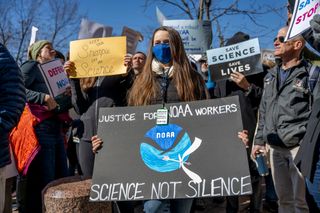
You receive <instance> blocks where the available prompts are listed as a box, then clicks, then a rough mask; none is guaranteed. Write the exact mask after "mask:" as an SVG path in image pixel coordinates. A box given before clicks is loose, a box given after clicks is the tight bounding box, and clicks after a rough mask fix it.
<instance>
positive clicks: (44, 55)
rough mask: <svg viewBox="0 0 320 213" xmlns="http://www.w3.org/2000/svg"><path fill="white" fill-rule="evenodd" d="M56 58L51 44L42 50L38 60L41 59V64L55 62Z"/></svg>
mask: <svg viewBox="0 0 320 213" xmlns="http://www.w3.org/2000/svg"><path fill="white" fill-rule="evenodd" d="M55 56H56V51H55V50H54V49H53V47H52V45H51V44H46V45H45V46H44V47H43V48H42V49H41V50H40V54H39V56H38V58H39V59H40V61H41V63H44V62H46V61H50V60H53V59H54V58H55Z"/></svg>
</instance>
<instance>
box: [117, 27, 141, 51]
mask: <svg viewBox="0 0 320 213" xmlns="http://www.w3.org/2000/svg"><path fill="white" fill-rule="evenodd" d="M121 35H122V36H126V37H127V53H130V54H134V53H135V52H136V48H137V45H138V42H139V41H142V40H143V36H142V35H141V33H139V32H138V31H135V30H133V29H130V28H128V27H123V29H122V34H121Z"/></svg>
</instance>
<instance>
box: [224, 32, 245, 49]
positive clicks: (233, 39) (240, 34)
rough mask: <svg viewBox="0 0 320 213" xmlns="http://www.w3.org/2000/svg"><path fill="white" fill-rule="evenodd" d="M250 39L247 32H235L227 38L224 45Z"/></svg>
mask: <svg viewBox="0 0 320 213" xmlns="http://www.w3.org/2000/svg"><path fill="white" fill-rule="evenodd" d="M249 39H250V36H249V35H248V34H245V33H243V32H237V33H235V34H234V35H233V36H232V37H231V38H229V39H228V40H227V42H226V46H229V45H233V44H237V43H240V42H243V41H247V40H249Z"/></svg>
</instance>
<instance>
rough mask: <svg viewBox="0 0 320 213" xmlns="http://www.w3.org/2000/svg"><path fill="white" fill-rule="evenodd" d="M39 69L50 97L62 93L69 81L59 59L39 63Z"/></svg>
mask: <svg viewBox="0 0 320 213" xmlns="http://www.w3.org/2000/svg"><path fill="white" fill-rule="evenodd" d="M38 66H39V69H40V71H41V74H42V76H43V78H44V81H45V82H46V85H47V87H48V90H49V93H50V96H51V97H57V96H58V95H60V94H62V93H64V92H65V91H66V88H67V87H70V82H69V79H68V76H67V74H66V72H65V71H64V69H63V65H62V63H61V61H60V59H56V60H53V61H49V62H47V63H44V64H39V65H38Z"/></svg>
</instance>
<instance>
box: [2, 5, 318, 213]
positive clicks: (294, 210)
mask: <svg viewBox="0 0 320 213" xmlns="http://www.w3.org/2000/svg"><path fill="white" fill-rule="evenodd" d="M290 3H291V5H290ZM315 10H316V9H315ZM292 13H293V5H292V1H289V2H288V22H287V23H284V25H283V27H282V28H281V29H279V30H278V32H277V34H276V35H274V37H275V38H274V40H273V45H274V52H273V53H272V55H273V57H274V58H273V59H270V58H267V59H262V57H261V55H262V53H260V49H259V44H257V43H258V42H257V40H256V39H254V38H250V35H248V34H247V33H245V32H241V31H239V30H236V29H235V31H234V35H233V36H232V37H231V38H229V39H227V40H226V43H225V47H222V48H219V50H218V49H217V50H216V49H213V50H209V51H207V52H206V51H203V52H202V53H201V57H199V58H198V59H194V58H191V57H189V55H188V51H187V49H186V47H185V46H184V43H183V39H182V38H181V35H180V34H179V31H178V30H176V29H174V28H172V27H170V26H165V25H164V26H161V27H159V28H157V29H155V30H154V32H153V34H152V37H151V41H150V46H149V49H148V52H147V53H144V52H140V51H135V52H133V53H131V54H129V52H128V53H124V54H123V55H121V56H120V61H121V65H120V66H116V65H113V64H111V65H110V64H107V65H103V66H104V69H105V70H108V69H109V72H111V71H110V70H112V69H113V67H116V69H117V68H119V67H122V69H123V71H124V72H119V73H118V74H114V75H108V74H106V73H107V72H106V73H105V74H102V75H99V74H100V73H99V70H98V69H94V68H90V66H92V64H91V65H90V64H87V63H86V64H85V63H83V64H81V66H79V63H80V62H79V58H80V60H81V59H82V58H86V57H90V56H94V57H96V56H97V55H98V58H99V57H103V56H104V55H108V53H107V52H103V51H96V52H94V51H88V52H87V55H88V56H86V57H79V58H77V57H75V55H77V50H79V49H76V48H74V47H73V46H72V45H70V46H71V47H70V52H69V53H68V54H67V57H65V56H64V55H63V54H62V53H61V52H59V51H58V50H56V49H55V48H54V46H53V45H52V43H51V42H50V41H47V40H39V41H35V42H34V43H33V44H31V45H30V46H29V49H28V53H27V54H28V60H27V61H25V62H24V63H22V64H21V66H20V67H19V66H18V65H17V63H16V62H15V61H14V59H13V57H12V56H11V55H10V53H9V51H8V50H7V49H6V47H5V46H4V45H2V44H0V82H1V83H0V87H1V88H2V92H1V95H0V137H1V139H0V213H2V212H3V213H9V212H10V213H11V212H12V193H13V192H14V194H15V196H16V203H17V211H18V212H19V213H40V212H45V211H48V210H49V209H48V207H47V209H46V206H45V205H46V204H45V203H44V196H45V192H46V189H47V187H46V186H48V184H49V183H52V181H55V180H59V179H60V178H67V177H73V176H81V179H82V180H87V179H91V178H93V177H94V178H93V182H94V181H97V180H100V179H99V178H100V177H99V175H100V174H101V172H100V171H101V170H97V167H98V166H97V162H101V161H103V159H104V158H103V156H102V155H103V154H104V150H108V149H111V148H112V147H113V146H111V145H109V144H108V143H109V142H110V141H108V138H105V137H104V134H105V131H106V132H107V131H108V129H105V130H104V129H103V130H100V131H99V128H100V127H98V124H99V125H100V123H102V122H106V123H108V122H118V123H120V122H133V121H134V120H135V119H137V118H136V117H137V115H138V114H134V113H131V114H130V112H134V111H135V110H138V109H141V107H153V105H157V109H156V111H157V114H156V116H155V117H156V118H155V119H153V117H154V114H152V113H150V114H148V116H145V117H144V120H153V121H152V122H154V124H155V123H156V124H157V126H158V127H159V129H160V128H166V126H168V128H169V127H170V128H173V129H174V128H178V127H176V126H171V125H172V124H170V125H169V123H170V120H171V118H170V119H169V114H170V113H172V116H173V117H178V115H183V116H185V117H186V116H187V115H192V112H191V111H192V110H190V109H189V108H188V107H190V106H193V105H192V103H197V102H198V103H205V101H209V100H211V99H213V100H212V101H218V100H222V101H224V100H229V99H228V97H231V96H236V97H237V100H238V104H239V106H240V107H238V108H237V107H234V106H233V105H232V104H231V105H228V104H225V106H223V107H222V108H221V107H220V108H219V109H217V108H214V107H212V108H210V109H209V108H206V110H207V111H206V112H207V113H208V114H209V113H211V114H216V115H218V114H220V115H221V116H222V115H223V114H228V113H229V114H232V113H233V112H235V111H236V110H237V109H239V113H240V114H241V118H242V119H241V122H240V124H239V125H240V126H241V128H242V129H238V130H237V131H236V132H235V133H234V135H233V136H230V137H235V138H236V139H237V146H239V147H241V148H243V149H242V151H243V152H240V151H239V155H241V153H245V154H244V159H245V162H246V164H245V165H246V167H247V168H243V169H244V171H247V172H248V173H249V176H248V177H250V178H249V180H250V181H249V183H248V184H247V185H250V187H251V188H250V190H249V193H246V192H243V193H242V190H241V192H239V193H238V194H237V193H235V192H234V191H235V190H234V189H231V192H229V194H227V195H225V194H223V193H221V194H220V195H217V194H215V193H214V192H212V191H211V193H210V196H208V197H207V198H205V199H204V197H205V196H204V194H205V192H206V190H204V192H202V196H201V193H199V191H200V183H202V184H203V185H202V186H203V187H205V186H204V185H205V184H206V182H205V180H199V178H200V177H199V175H198V174H196V172H195V170H193V171H190V168H194V167H192V165H193V164H191V163H190V162H187V158H188V157H186V156H187V154H185V153H187V152H188V151H189V150H187V151H186V149H184V154H183V156H180V154H179V158H177V159H176V160H175V159H172V155H168V156H163V154H164V153H165V152H166V151H168V153H169V152H170V153H171V151H172V150H171V149H172V144H169V142H170V141H169V139H168V138H170V137H173V135H174V134H175V132H174V130H171V129H170V131H171V132H167V134H160V133H159V134H158V135H157V139H158V138H165V139H166V140H165V142H164V143H163V144H159V146H160V147H161V151H159V152H157V153H156V151H154V150H155V149H152V147H151V148H150V147H148V146H145V147H143V144H141V146H140V152H141V153H145V154H141V155H142V156H141V158H142V160H143V161H144V163H145V164H146V165H147V166H148V167H149V168H152V169H153V170H154V171H157V172H159V173H166V172H168V173H169V172H171V171H174V170H178V169H180V168H181V169H182V170H183V171H184V172H185V173H186V174H187V177H190V179H192V181H193V182H191V184H190V182H189V187H190V188H192V189H194V191H195V192H196V191H197V190H198V191H197V192H198V196H195V197H192V196H185V197H181V196H177V197H174V196H171V197H168V198H166V199H164V198H163V197H161V196H160V198H156V199H155V198H154V197H150V196H149V197H145V199H141V197H140V198H139V196H138V195H137V193H138V194H139V192H137V190H138V188H139V184H137V185H135V187H136V188H135V190H136V192H135V193H136V194H135V198H137V199H136V200H135V199H119V200H117V199H113V198H114V197H113V195H112V194H110V193H113V192H109V195H108V196H107V195H106V196H105V197H108V199H109V200H107V201H109V202H110V203H112V204H111V205H112V212H121V213H130V212H146V213H165V212H166V213H169V212H171V213H189V212H202V210H203V209H208V206H207V205H208V202H207V201H208V200H209V202H210V206H213V205H212V204H214V205H220V206H221V205H222V208H223V211H221V212H226V213H236V212H240V208H241V204H240V203H241V201H243V197H244V196H245V197H246V198H247V199H248V200H249V204H248V205H247V206H246V208H245V209H241V212H250V213H259V212H279V213H302V212H311V213H316V212H320V158H319V157H320V152H319V151H320V128H319V126H318V124H319V123H320V118H319V115H320V114H319V111H320V98H319V95H320V94H319V92H320V83H319V81H320V78H319V72H320V68H319V67H318V66H316V65H314V64H312V63H311V62H310V60H309V59H308V58H307V57H305V54H304V52H305V50H306V45H307V44H309V45H310V46H312V47H313V48H314V49H315V51H318V52H319V53H320V15H314V14H313V15H314V16H313V17H312V18H311V19H310V20H311V21H310V28H309V29H308V30H307V31H304V32H303V33H302V34H299V35H296V36H294V37H292V38H289V39H287V40H286V36H287V34H288V33H289V31H290V21H291V19H292V17H293V16H292ZM310 16H311V15H310ZM306 17H307V16H305V17H304V19H306ZM300 21H302V18H301V17H300V18H299V22H300ZM82 38H85V39H90V38H93V35H86V37H82ZM95 38H97V37H95ZM98 39H100V38H98ZM79 41H81V40H79ZM88 41H89V40H88ZM101 41H102V40H101ZM95 42H97V40H92V41H91V43H89V45H94V44H95ZM245 42H246V43H245ZM250 45H252V46H250ZM257 45H258V46H257ZM219 51H220V52H219ZM221 51H222V52H221ZM232 51H233V52H232ZM79 55H81V54H79ZM110 57H112V54H111V56H110ZM117 57H118V56H117ZM240 59H241V60H240ZM110 61H111V60H110ZM102 63H104V62H103V61H102ZM46 67H49V68H46ZM81 68H83V69H84V70H85V71H84V72H83V73H87V74H90V73H91V74H92V73H94V74H96V75H87V76H86V75H83V77H82V74H80V72H79V71H80V69H81ZM119 69H120V68H119ZM46 70H47V71H48V75H46V74H43V72H45V71H46ZM247 72H248V73H247ZM60 76H62V77H61V78H59V79H58V80H56V87H55V88H53V87H51V84H50V82H49V80H48V79H50V78H58V77H60ZM79 76H80V77H79ZM201 101H204V102H201ZM183 103H190V106H189V105H186V106H185V108H183V109H182V108H181V106H182V105H178V106H177V107H176V108H174V107H172V108H169V107H166V106H175V105H174V104H183ZM210 103H211V102H210ZM212 103H216V102H212ZM217 103H218V102H217ZM219 103H220V102H219ZM167 104H168V105H167ZM170 104H173V105H170ZM159 106H160V107H159ZM183 106H184V105H183ZM179 107H180V108H179ZM99 109H108V110H110V111H111V112H122V111H123V114H116V113H115V114H113V115H111V116H110V115H109V116H105V117H103V118H101V120H99V119H100V116H99ZM119 109H120V110H119ZM122 109H123V110H122ZM127 109H131V110H133V111H129V110H127ZM146 109H151V108H146ZM152 109H154V108H152ZM168 109H169V110H168ZM175 109H177V110H176V111H175ZM115 110H119V111H115ZM100 112H101V111H100ZM175 113H176V114H175ZM144 115H146V114H144ZM175 115H176V116H175ZM215 118H216V117H212V119H215ZM217 119H219V118H218V117H217ZM190 122H192V121H190ZM231 122H233V121H231ZM201 124H202V123H201ZM229 125H230V126H232V125H233V124H232V123H230V124H229ZM120 127H121V126H120ZM120 127H119V128H120ZM158 127H157V128H158ZM128 128H131V129H134V128H138V127H136V126H135V125H131V126H129V127H128ZM157 128H155V129H157ZM198 128H200V129H201V128H204V127H203V126H202V125H200V124H199V127H198ZM211 128H212V129H215V128H217V127H216V126H212V127H211ZM155 131H156V130H155ZM177 131H178V130H177ZM179 131H180V129H179ZM108 134H110V135H112V134H113V133H112V132H109V133H108ZM114 134H115V133H114ZM130 134H132V133H131V131H130V132H129V131H128V132H126V133H123V134H122V135H121V136H119V135H118V136H119V137H121V138H125V139H126V140H128V142H131V143H133V141H131V140H133V139H132V138H131V137H130V136H131V135H130ZM148 134H149V133H147V134H146V135H147V136H148ZM150 134H151V133H150ZM208 134H209V133H208ZM225 134H230V132H227V133H225ZM118 136H117V137H118ZM114 137H116V136H114ZM174 137H175V136H174ZM211 137H212V140H213V139H214V137H215V136H213V135H211ZM183 139H184V138H183ZM183 139H181V140H182V141H183ZM155 141H156V140H155ZM156 142H157V141H156ZM228 142H229V141H228V140H226V141H223V143H228ZM201 143H202V144H203V143H205V142H204V141H202V142H201V140H200V139H198V138H196V139H195V140H194V142H193V143H192V145H191V147H193V151H194V150H196V149H198V147H200V145H201V146H203V145H202V144H201ZM179 144H182V143H180V142H179ZM179 144H178V145H179ZM178 145H177V146H178ZM120 146H121V148H122V149H123V150H124V152H130V151H131V150H130V149H131V148H129V147H125V146H124V145H123V144H120ZM188 146H189V148H190V144H189V145H188ZM196 146H197V147H196ZM190 149H191V148H190ZM199 150H200V148H199ZM153 151H154V152H155V153H153ZM157 151H158V150H157ZM193 151H190V152H189V155H190V154H191V153H192V152H193ZM147 152H152V154H154V155H157V156H158V155H159V156H160V157H159V158H161V160H163V161H166V162H168V164H166V165H169V163H170V162H172V164H170V165H171V166H176V168H175V169H172V168H171V167H170V168H169V166H168V167H165V166H163V167H162V168H161V165H162V164H157V166H158V167H157V166H154V165H155V162H153V161H156V160H154V158H152V157H153V156H151V155H149V154H148V153H147ZM237 152H238V151H237V150H235V152H234V153H232V154H233V155H234V156H236V155H238V153H237ZM108 153H109V154H110V153H112V150H110V152H108ZM214 153H216V152H214ZM114 156H115V155H112V158H113V157H114ZM190 156H191V155H190ZM190 156H189V158H190V159H191V157H190ZM108 159H111V158H108ZM150 159H151V160H150ZM235 159H236V158H235ZM111 161H112V159H111ZM132 161H134V160H132ZM175 161H176V162H175ZM190 161H191V160H190ZM177 162H178V163H177ZM110 163H112V164H114V165H118V164H117V162H116V160H114V162H110ZM129 163H130V165H131V163H132V165H131V166H132V167H134V165H135V163H134V162H129ZM173 163H176V164H173ZM192 163H193V162H192ZM217 163H220V164H222V165H221V167H223V163H224V162H223V160H221V162H217ZM235 163H237V162H233V166H234V167H235V168H237V165H235ZM203 164H205V163H203ZM108 165H109V164H108ZM190 165H191V167H190ZM195 165H196V163H195ZM102 166H103V165H102V164H100V165H99V167H102ZM153 166H154V167H153ZM188 168H189V169H188ZM100 169H101V168H100ZM170 169H172V170H170ZM211 169H212V170H211V171H215V168H211ZM219 169H220V170H221V168H219ZM219 169H218V168H217V171H220V170H219ZM241 169H242V168H240V169H239V171H240V170H241ZM222 170H223V169H222ZM235 170H237V169H235ZM114 171H118V170H113V172H114ZM241 171H242V170H241ZM136 172H137V173H139V171H136ZM235 172H236V171H235ZM227 173H228V171H227ZM121 174H122V173H121ZM104 175H105V177H108V175H110V173H109V171H108V169H105V170H104ZM132 175H133V174H132ZM141 175H144V176H148V175H149V173H145V174H141ZM219 175H220V174H218V176H219ZM129 176H131V174H129ZM216 176H217V175H215V177H216ZM95 177H96V178H95ZM133 177H135V176H134V175H133ZM170 177H171V176H170ZM126 178H127V177H125V180H127V179H126ZM147 178H148V179H151V180H153V178H154V180H157V181H158V179H159V178H158V177H155V176H150V175H149V176H148V177H147ZM133 179H134V178H133ZM241 181H242V179H241ZM134 182H137V183H138V182H139V180H134ZM229 182H230V181H229ZM231 182H232V183H233V182H234V179H232V180H231ZM170 183H171V182H170ZM195 183H198V184H199V185H198V186H199V188H198V189H196V187H194V188H193V185H192V184H195ZM232 183H231V184H232ZM177 184H178V183H176V185H177ZM211 184H212V182H211ZM225 184H226V183H225ZM229 184H230V183H229ZM95 186H97V185H95ZM245 186H246V184H243V185H242V186H241V187H245ZM110 187H111V185H110ZM130 187H131V184H130V185H129V188H130ZM127 188H128V185H127ZM113 189H114V188H113ZM175 189H176V190H177V191H178V190H181V189H180V188H179V187H176V188H175ZM242 189H244V188H242ZM129 190H130V189H129ZM213 190H214V189H213ZM89 191H90V190H88V193H89ZM109 191H110V190H109ZM243 191H245V190H243ZM90 193H91V194H90V195H92V196H93V197H91V199H95V197H94V195H95V193H96V194H99V193H98V190H97V188H94V187H92V188H91V192H90ZM168 193H169V192H168ZM57 196H58V195H57ZM119 196H120V192H119ZM58 197H59V196H58ZM88 197H89V195H88ZM98 197H99V198H100V201H104V200H103V199H101V197H102V196H101V195H100V196H98ZM128 197H130V196H128ZM151 198H152V199H151ZM88 199H89V198H88ZM204 200H206V202H204ZM111 201H112V202H111ZM57 205H59V204H57ZM69 208H70V209H68V210H67V209H65V210H61V212H86V211H81V209H76V210H75V209H72V205H71V206H69ZM209 208H210V207H209ZM137 209H138V210H137ZM48 212H49V211H48ZM89 212H91V211H89ZM92 212H95V211H94V205H93V209H92ZM206 212H218V211H216V210H215V209H209V210H207V211H206ZM219 212H220V211H219Z"/></svg>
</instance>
